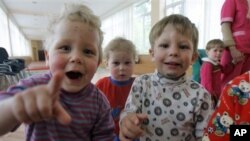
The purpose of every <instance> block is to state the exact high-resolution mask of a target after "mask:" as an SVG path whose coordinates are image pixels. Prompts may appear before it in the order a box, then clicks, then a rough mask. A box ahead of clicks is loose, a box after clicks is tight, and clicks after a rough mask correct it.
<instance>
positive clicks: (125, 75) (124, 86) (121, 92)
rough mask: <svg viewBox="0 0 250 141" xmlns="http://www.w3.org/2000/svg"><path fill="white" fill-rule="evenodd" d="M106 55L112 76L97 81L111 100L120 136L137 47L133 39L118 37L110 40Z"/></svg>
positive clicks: (116, 131) (117, 133)
mask: <svg viewBox="0 0 250 141" xmlns="http://www.w3.org/2000/svg"><path fill="white" fill-rule="evenodd" d="M104 57H105V63H106V65H107V67H108V69H109V70H110V74H111V76H108V77H104V78H101V79H100V80H99V81H97V83H96V86H97V87H98V88H99V89H100V90H101V91H103V93H104V94H105V95H106V97H107V98H108V100H109V102H110V105H111V108H112V116H113V119H114V122H115V133H116V135H117V137H118V136H119V117H120V113H121V111H122V110H123V109H124V105H125V102H126V100H127V97H128V94H129V91H130V88H131V86H132V83H133V82H134V77H132V74H133V69H134V64H135V57H136V48H135V45H134V44H133V43H132V42H131V41H129V40H127V39H124V38H121V37H118V38H115V39H113V40H112V41H110V43H109V44H108V45H107V47H106V48H105V49H104Z"/></svg>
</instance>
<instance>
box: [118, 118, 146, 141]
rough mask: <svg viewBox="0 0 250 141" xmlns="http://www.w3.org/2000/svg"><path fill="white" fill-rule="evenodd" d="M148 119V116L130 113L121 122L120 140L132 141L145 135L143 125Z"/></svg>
mask: <svg viewBox="0 0 250 141" xmlns="http://www.w3.org/2000/svg"><path fill="white" fill-rule="evenodd" d="M147 118H148V117H147V115H146V114H136V113H129V114H128V115H127V116H125V117H124V118H123V119H122V121H121V126H120V133H119V138H120V140H121V141H131V140H132V139H135V138H138V137H140V136H141V135H142V134H143V132H144V131H143V129H142V128H141V124H142V122H143V121H144V120H146V119H147Z"/></svg>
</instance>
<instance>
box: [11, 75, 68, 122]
mask: <svg viewBox="0 0 250 141" xmlns="http://www.w3.org/2000/svg"><path fill="white" fill-rule="evenodd" d="M62 80H63V73H62V72H56V73H54V75H53V77H52V78H51V80H50V82H49V83H48V84H47V85H40V86H36V87H33V88H30V89H27V90H25V91H23V92H21V93H20V94H17V95H16V96H15V97H14V98H13V102H12V103H13V105H12V113H13V114H14V117H15V118H16V119H17V120H18V121H19V122H24V123H31V122H39V121H42V120H47V119H51V118H56V119H57V120H58V121H59V122H60V123H61V124H68V123H70V121H71V117H70V115H69V114H68V113H67V112H66V110H65V109H64V108H63V107H62V105H61V104H60V102H59V90H60V88H61V82H62Z"/></svg>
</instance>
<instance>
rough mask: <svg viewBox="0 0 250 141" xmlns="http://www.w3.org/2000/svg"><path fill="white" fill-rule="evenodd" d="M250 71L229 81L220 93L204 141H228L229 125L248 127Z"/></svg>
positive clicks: (249, 114) (249, 116)
mask: <svg viewBox="0 0 250 141" xmlns="http://www.w3.org/2000/svg"><path fill="white" fill-rule="evenodd" d="M249 96H250V71H248V72H246V73H244V74H242V75H240V76H237V77H236V78H234V79H233V80H232V81H230V82H229V83H228V84H227V85H226V86H225V88H224V89H223V91H222V94H221V97H220V99H219V102H218V105H217V107H216V110H215V112H214V113H213V115H212V116H211V118H210V120H209V123H208V126H207V128H206V130H205V133H204V137H203V139H204V141H229V140H230V128H229V127H230V125H233V124H234V125H250V112H249V109H250V101H249Z"/></svg>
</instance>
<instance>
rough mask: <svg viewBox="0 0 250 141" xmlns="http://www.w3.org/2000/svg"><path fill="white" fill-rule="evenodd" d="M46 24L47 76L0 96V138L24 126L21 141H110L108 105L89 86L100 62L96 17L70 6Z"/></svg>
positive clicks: (110, 125)
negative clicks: (23, 136)
mask: <svg viewBox="0 0 250 141" xmlns="http://www.w3.org/2000/svg"><path fill="white" fill-rule="evenodd" d="M52 23H53V25H52V26H51V27H50V30H49V31H50V36H48V40H47V42H46V43H47V44H46V48H45V50H46V51H45V55H46V63H47V65H48V66H49V69H50V72H49V73H46V74H42V75H38V76H31V77H30V78H28V79H25V80H21V81H20V82H19V83H18V84H17V85H16V86H13V87H10V88H9V89H8V90H7V91H6V92H4V93H1V94H0V99H1V102H0V111H1V116H0V135H3V134H5V133H7V132H8V131H13V130H15V128H16V127H18V126H19V125H20V124H21V123H26V125H27V130H26V131H27V134H26V137H27V139H26V140H27V141H34V140H46V141H59V140H60V141H61V140H72V141H73V140H88V141H90V140H98V141H111V140H113V138H114V123H113V120H112V116H111V108H110V105H109V102H108V100H107V99H106V97H105V96H104V95H103V94H102V92H100V90H98V89H97V88H96V87H95V86H94V85H93V84H92V83H91V79H92V77H93V75H94V73H95V72H96V70H97V67H98V65H99V64H100V62H101V58H102V57H101V44H102V40H103V35H102V31H101V30H100V26H101V23H100V20H99V18H98V17H97V16H95V15H93V12H92V11H91V10H90V9H89V8H87V7H86V6H84V5H76V4H72V5H66V7H65V9H64V12H63V13H62V15H61V16H60V17H58V18H57V19H55V21H53V22H52Z"/></svg>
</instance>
